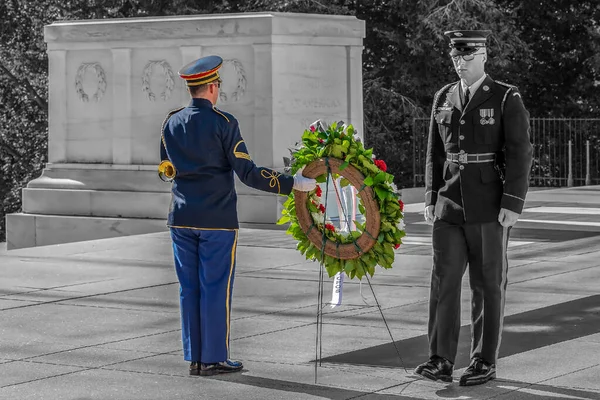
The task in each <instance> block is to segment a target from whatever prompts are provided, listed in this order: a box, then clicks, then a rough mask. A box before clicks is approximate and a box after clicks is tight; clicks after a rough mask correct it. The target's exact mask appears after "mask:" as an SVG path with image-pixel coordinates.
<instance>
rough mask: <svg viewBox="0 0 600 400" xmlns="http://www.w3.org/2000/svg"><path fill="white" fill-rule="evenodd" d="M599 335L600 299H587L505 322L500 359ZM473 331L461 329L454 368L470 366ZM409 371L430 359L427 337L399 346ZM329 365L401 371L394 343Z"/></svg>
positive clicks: (334, 359)
mask: <svg viewBox="0 0 600 400" xmlns="http://www.w3.org/2000/svg"><path fill="white" fill-rule="evenodd" d="M598 332H600V295H595V296H590V297H584V298H581V299H577V300H573V301H568V302H565V303H560V304H556V305H552V306H548V307H544V308H539V309H536V310H532V311H527V312H523V313H520V314H515V315H511V316H508V317H506V318H505V319H504V331H503V332H502V347H501V348H500V358H502V357H508V356H512V355H514V354H519V353H523V352H526V351H530V350H534V349H538V348H541V347H544V346H549V345H552V344H556V343H560V342H564V341H567V340H572V339H577V338H581V337H584V336H588V335H592V334H595V333H598ZM470 340H471V330H470V326H469V325H465V326H462V327H461V329H460V338H459V344H458V355H457V358H456V363H455V368H457V369H459V368H463V367H466V366H468V365H469V354H470V346H471V343H470ZM396 346H397V347H398V349H399V351H400V355H401V356H402V361H403V362H404V366H405V367H406V368H414V367H416V366H417V365H419V364H420V363H422V362H424V361H426V360H427V359H428V358H429V354H428V342H427V336H426V335H422V336H417V337H413V338H410V339H405V340H400V341H397V342H396ZM322 361H323V362H328V363H343V364H353V365H371V366H378V367H401V366H402V365H401V364H400V360H399V358H398V355H397V353H396V350H395V348H394V345H393V344H392V343H386V344H383V345H379V346H374V347H369V348H366V349H361V350H356V351H351V352H349V353H344V354H339V355H336V356H332V357H327V358H324V359H323V360H322Z"/></svg>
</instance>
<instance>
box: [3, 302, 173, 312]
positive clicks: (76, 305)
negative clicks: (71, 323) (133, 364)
mask: <svg viewBox="0 0 600 400" xmlns="http://www.w3.org/2000/svg"><path fill="white" fill-rule="evenodd" d="M23 301H26V300H23ZM58 305H59V306H66V307H85V308H99V309H102V310H120V311H137V312H151V313H169V314H178V315H179V311H178V310H177V311H160V310H152V309H145V308H128V307H115V306H98V305H93V304H58ZM0 311H2V309H0Z"/></svg>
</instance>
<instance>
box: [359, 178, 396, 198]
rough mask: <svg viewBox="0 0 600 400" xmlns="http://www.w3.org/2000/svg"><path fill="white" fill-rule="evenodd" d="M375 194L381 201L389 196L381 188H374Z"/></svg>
mask: <svg viewBox="0 0 600 400" xmlns="http://www.w3.org/2000/svg"><path fill="white" fill-rule="evenodd" d="M365 181H366V179H365ZM369 186H370V185H369ZM375 193H376V194H377V197H378V198H379V200H381V201H384V200H385V199H386V198H387V197H388V195H389V194H390V192H388V191H387V190H385V189H382V188H381V187H375Z"/></svg>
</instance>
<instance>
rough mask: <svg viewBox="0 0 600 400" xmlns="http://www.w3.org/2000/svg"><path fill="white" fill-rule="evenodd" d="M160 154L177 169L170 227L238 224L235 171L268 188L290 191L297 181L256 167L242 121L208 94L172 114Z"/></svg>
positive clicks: (253, 184) (243, 178) (247, 181)
mask: <svg viewBox="0 0 600 400" xmlns="http://www.w3.org/2000/svg"><path fill="white" fill-rule="evenodd" d="M160 155H161V160H163V161H164V160H170V161H171V163H172V164H173V166H174V167H175V169H176V175H175V179H174V180H173V184H172V196H171V206H170V209H169V216H168V220H167V225H168V226H170V227H185V228H198V229H202V228H212V229H237V228H238V227H239V224H238V217H237V195H236V192H235V181H234V176H233V173H234V171H235V173H236V174H237V176H238V177H239V178H240V180H241V181H242V182H243V183H244V184H246V185H248V186H251V187H253V188H255V189H259V190H263V191H266V192H271V193H278V194H283V195H288V194H289V193H290V192H291V191H292V186H293V184H294V178H293V177H292V176H290V175H283V174H281V173H279V172H277V171H274V170H272V169H269V168H264V167H258V166H256V164H255V163H254V161H252V159H251V158H250V155H249V154H248V150H247V148H246V144H245V143H244V139H243V138H242V135H241V134H240V128H239V125H238V121H237V120H236V119H235V117H234V116H233V115H231V114H229V113H226V112H224V111H221V110H218V109H217V108H215V107H214V106H213V105H212V103H211V102H210V101H209V100H206V99H196V98H194V99H192V101H191V103H190V105H189V106H187V107H185V108H182V109H179V110H174V111H172V112H170V113H169V115H168V116H167V118H166V120H165V122H164V123H163V129H162V137H161V144H160Z"/></svg>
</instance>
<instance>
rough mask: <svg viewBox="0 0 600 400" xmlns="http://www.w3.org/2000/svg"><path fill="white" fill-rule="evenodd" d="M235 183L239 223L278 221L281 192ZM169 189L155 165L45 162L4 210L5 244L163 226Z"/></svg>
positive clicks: (33, 243)
mask: <svg viewBox="0 0 600 400" xmlns="http://www.w3.org/2000/svg"><path fill="white" fill-rule="evenodd" d="M236 187H237V192H238V219H239V221H240V223H250V224H266V225H273V224H274V222H276V221H277V219H278V218H279V216H280V213H281V204H282V203H283V201H284V200H285V197H283V196H277V195H273V194H271V193H265V192H260V191H257V190H254V189H251V188H249V187H247V186H245V185H244V184H242V183H241V182H239V181H237V182H236ZM170 190H171V185H170V184H169V183H165V182H162V181H160V180H159V179H158V176H157V174H156V171H155V167H154V166H114V165H112V166H103V165H94V164H88V165H84V164H80V165H74V164H72V165H67V164H62V165H61V164H48V167H47V168H45V169H44V171H43V172H42V175H41V176H40V177H39V178H37V179H35V180H33V181H31V182H29V184H28V185H27V188H25V189H23V212H22V213H20V214H13V215H9V216H7V219H6V226H7V241H8V245H7V248H8V249H16V248H22V247H31V246H44V245H49V244H58V243H67V242H73V241H83V240H91V239H103V238H109V237H114V236H119V235H133V234H142V233H151V232H158V231H162V230H164V229H166V218H167V213H168V210H169V203H170V200H171V192H170Z"/></svg>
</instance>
